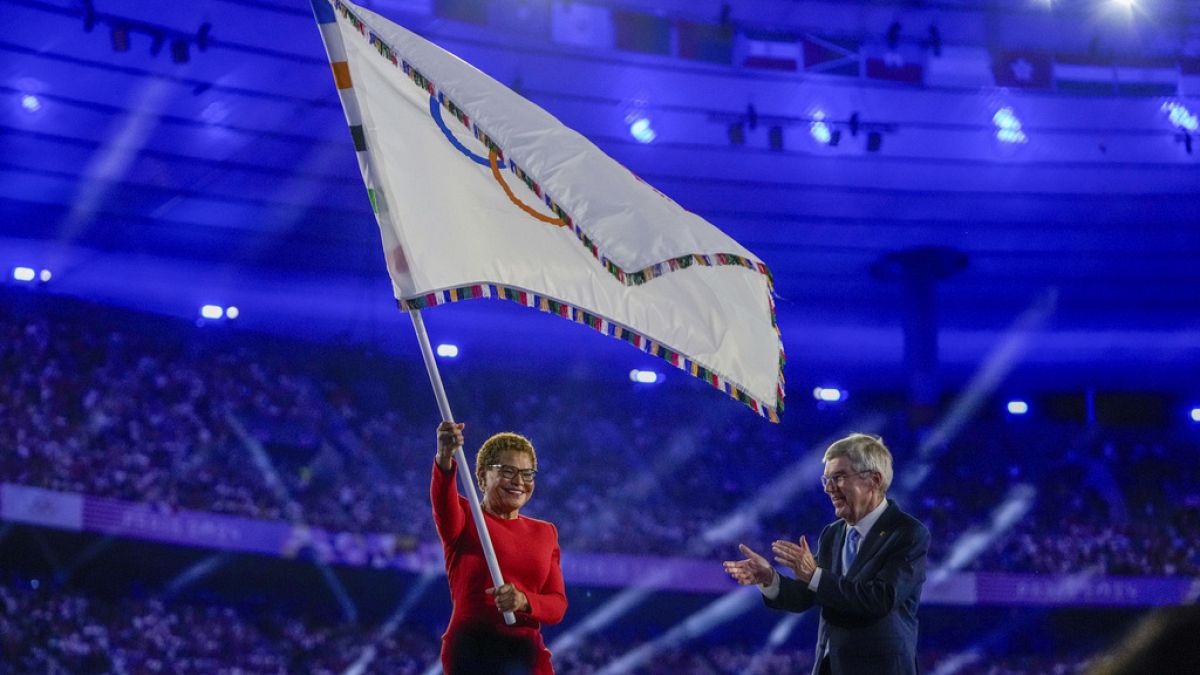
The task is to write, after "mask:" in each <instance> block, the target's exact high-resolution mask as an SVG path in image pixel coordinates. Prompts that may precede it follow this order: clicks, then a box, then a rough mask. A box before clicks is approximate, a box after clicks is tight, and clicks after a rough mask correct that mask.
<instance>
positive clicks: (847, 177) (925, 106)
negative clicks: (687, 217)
mask: <svg viewBox="0 0 1200 675" xmlns="http://www.w3.org/2000/svg"><path fill="white" fill-rule="evenodd" d="M316 1H319V2H320V1H324V0H316ZM359 4H360V5H361V6H363V7H365V8H368V9H370V10H371V11H374V12H376V13H379V14H381V15H383V16H386V17H387V18H389V19H391V20H393V21H395V22H396V23H398V24H400V25H403V26H406V27H407V28H409V29H410V30H413V31H415V32H416V33H418V34H420V35H422V36H423V37H425V38H427V39H429V40H430V41H432V42H434V43H435V44H437V45H439V46H441V47H444V48H445V49H447V50H449V51H451V52H453V53H454V54H457V55H458V56H460V57H461V58H463V59H464V60H466V61H467V62H469V63H471V64H473V65H474V66H476V67H478V68H480V69H481V70H483V71H484V72H486V73H488V74H489V75H491V76H492V77H494V78H496V79H497V80H498V81H500V82H502V83H503V84H505V85H507V86H509V87H511V88H512V89H514V90H515V91H517V92H518V93H520V94H521V95H522V96H525V97H527V98H528V99H529V100H531V101H533V102H534V103H537V104H538V105H540V106H542V107H543V108H545V109H546V110H547V111H549V112H550V113H551V114H553V115H554V116H556V117H557V118H558V119H560V120H561V121H562V122H563V123H565V124H567V125H568V126H570V127H572V128H574V129H577V130H578V131H580V132H581V133H582V134H584V135H585V136H586V137H587V138H588V139H590V140H591V141H592V142H594V143H595V144H596V145H597V146H599V147H600V148H601V149H602V150H603V151H604V152H606V153H608V154H609V155H611V156H612V157H614V158H615V159H617V160H618V161H620V162H622V163H623V164H625V165H627V166H628V167H629V168H630V169H631V170H632V171H634V172H635V173H636V174H637V175H638V176H640V177H641V178H643V179H644V180H645V181H647V182H648V183H650V184H652V185H653V186H654V187H655V188H657V189H658V190H661V191H662V192H663V193H665V194H667V195H669V196H670V197H671V198H672V199H674V200H676V201H677V202H679V204H680V205H682V206H683V207H684V208H686V209H688V210H690V211H693V212H695V213H697V214H699V215H700V216H703V217H704V218H706V219H707V220H709V221H710V222H712V223H713V224H715V225H716V226H718V227H719V228H721V229H722V230H723V231H725V232H727V233H728V234H730V235H731V236H733V237H734V238H735V239H737V240H738V241H739V242H740V243H742V244H743V245H745V246H746V247H747V248H748V249H750V250H751V251H753V252H754V253H755V254H756V255H758V256H760V257H761V258H762V260H763V261H765V262H766V263H767V265H769V266H770V268H771V271H772V273H773V279H774V289H775V292H776V298H775V302H776V308H777V312H778V323H779V328H780V332H781V334H782V339H783V343H784V346H785V348H786V352H787V366H786V370H785V375H786V378H787V390H788V398H787V405H786V409H785V412H784V413H783V417H782V422H781V423H779V424H771V423H768V422H767V421H765V420H764V419H762V418H760V417H759V416H757V415H754V414H753V413H752V412H748V411H747V409H746V408H745V407H744V406H742V405H740V404H738V403H737V402H734V401H731V400H729V399H728V398H726V397H725V396H724V395H723V394H720V393H719V392H716V391H714V390H713V389H711V388H710V387H708V386H707V385H706V384H703V383H702V382H700V381H699V380H696V379H695V378H693V377H690V376H689V375H688V374H686V373H684V372H681V371H679V370H677V369H674V368H672V367H671V366H670V365H669V364H666V363H665V362H664V361H662V360H660V359H656V358H653V357H651V356H649V355H647V354H644V353H640V352H639V351H637V350H636V349H632V348H630V346H629V345H626V344H623V343H621V342H620V341H618V340H613V339H611V338H608V337H605V336H601V335H598V334H597V333H595V332H594V331H591V330H588V329H587V328H585V327H583V326H579V325H573V324H572V323H571V322H568V321H562V320H561V319H558V318H556V317H552V316H549V315H546V314H542V313H539V312H536V311H530V310H528V309H525V308H521V307H516V306H513V305H511V304H509V303H500V302H493V301H490V300H478V301H472V302H465V303H459V304H455V305H452V306H446V307H436V308H432V309H430V310H427V311H425V312H424V316H425V320H426V322H427V324H428V327H429V332H430V335H431V337H432V338H433V339H434V341H435V343H440V344H442V348H440V349H439V350H438V354H439V357H440V359H439V363H440V366H441V369H442V376H443V377H444V378H445V382H446V389H447V392H448V395H449V398H450V401H451V402H452V403H453V406H454V410H455V413H456V414H457V416H458V418H459V419H461V420H462V421H465V422H466V423H467V429H466V433H467V437H468V438H467V446H468V448H467V450H468V453H469V454H472V453H473V451H474V449H475V448H477V447H478V443H479V442H480V441H482V439H484V438H486V437H487V436H489V435H491V434H492V433H494V432H498V431H503V430H515V431H519V432H521V433H523V434H525V435H527V436H528V437H529V438H530V439H532V441H533V442H534V444H535V445H536V447H537V448H538V457H539V471H540V473H539V475H538V478H537V490H536V496H535V497H534V498H533V499H532V501H531V502H530V505H529V507H528V508H527V511H528V513H529V515H532V516H534V517H537V518H544V519H547V520H550V521H553V522H554V523H555V524H556V526H557V527H558V532H559V537H560V541H561V545H562V548H563V570H564V576H565V578H566V584H567V596H568V600H569V608H568V611H567V614H566V618H565V619H564V621H563V622H562V623H561V624H559V625H555V626H546V627H545V628H544V629H543V632H544V634H545V637H546V642H547V644H548V645H549V647H550V649H551V650H552V651H553V653H554V663H555V667H556V669H557V671H558V672H560V673H622V672H631V673H793V672H809V670H810V669H811V668H812V665H813V646H814V643H815V641H816V631H817V619H816V617H815V616H814V615H813V613H812V612H810V613H808V614H804V615H790V614H785V613H776V612H771V611H769V610H767V609H766V608H764V607H763V606H762V602H761V600H760V597H759V593H758V591H756V590H754V589H745V588H740V587H738V586H736V585H735V584H734V583H733V582H732V581H731V580H730V579H729V578H728V577H726V576H725V575H724V573H723V572H722V570H721V561H722V560H726V559H729V558H731V557H733V556H736V555H737V544H738V543H739V542H745V543H747V544H750V545H751V546H754V547H756V548H760V549H762V550H765V549H766V548H767V547H768V546H769V543H770V542H771V541H772V540H773V539H777V538H781V537H783V538H791V539H795V538H797V537H799V536H800V535H806V536H807V537H808V539H809V540H810V541H812V540H815V538H816V536H817V534H818V532H819V531H820V529H821V527H822V526H824V525H825V524H826V523H828V522H829V521H830V520H832V519H833V514H832V510H831V509H830V507H829V503H828V499H827V497H826V495H825V494H824V493H823V492H822V491H821V484H820V482H819V478H820V476H821V471H822V464H821V456H822V452H823V451H824V449H825V448H826V447H827V446H828V445H829V443H830V442H832V441H833V440H836V439H837V438H840V437H842V436H844V435H845V434H847V433H849V432H852V431H863V432H868V433H875V434H879V435H881V436H882V437H883V438H884V439H885V440H886V441H887V443H888V445H889V446H890V447H891V449H892V452H893V453H894V455H895V461H896V479H895V482H894V484H893V486H892V489H891V491H890V492H889V496H891V497H893V498H895V499H896V500H897V501H898V502H900V503H902V504H903V505H904V507H905V509H906V510H907V511H908V512H909V513H912V514H913V515H915V516H916V517H918V518H919V519H921V520H922V521H923V522H924V523H925V524H926V525H927V526H928V527H929V529H930V531H931V533H932V537H933V538H932V548H931V550H930V553H929V570H928V571H929V578H928V580H927V582H926V585H925V588H924V599H923V601H922V604H921V609H920V622H921V624H920V642H919V645H918V660H919V663H920V667H921V671H922V672H926V673H939V674H942V675H950V674H951V673H981V674H982V673H989V674H1000V673H1027V672H1044V673H1072V672H1086V671H1087V669H1088V668H1089V667H1093V666H1095V664H1096V663H1097V658H1098V655H1099V654H1101V653H1103V652H1105V651H1106V650H1108V649H1109V648H1111V647H1112V645H1113V644H1115V643H1116V642H1118V641H1119V640H1120V639H1122V637H1123V636H1125V635H1126V633H1127V632H1128V631H1129V630H1131V629H1132V628H1133V627H1134V626H1135V624H1136V623H1137V622H1138V621H1139V620H1141V619H1143V618H1144V617H1145V616H1147V615H1149V614H1151V613H1153V612H1155V611H1156V610H1157V609H1158V608H1162V607H1165V606H1175V605H1192V604H1195V603H1196V601H1197V598H1198V597H1200V412H1198V410H1200V264H1197V261H1200V205H1198V203H1197V202H1198V199H1197V198H1198V197H1200V163H1198V162H1200V159H1197V158H1198V157H1200V155H1197V154H1194V152H1193V150H1194V149H1193V142H1194V140H1200V139H1197V138H1196V137H1197V136H1198V135H1200V129H1198V125H1197V114H1200V5H1197V3H1194V2H1187V1H1185V0H1130V1H1128V2H1116V1H1114V0H1055V1H1050V0H1017V1H1015V2H1002V1H1000V0H928V1H924V2H917V1H900V0H847V1H845V2H810V1H807V0H730V1H728V2H720V1H717V0H690V1H688V0H619V1H618V0H587V1H575V0H570V1H568V0H377V1H374V2H362V3H359ZM0 17H3V19H4V20H5V21H4V24H5V25H6V26H8V27H9V30H7V31H5V33H4V35H3V36H0V54H3V61H2V62H0V274H2V277H0V608H2V611H0V672H8V670H11V671H12V672H72V673H74V672H80V673H84V672H88V673H93V672H94V673H101V672H127V673H135V672H136V673H152V672H184V673H186V672H197V673H198V672H253V673H278V672H314V673H316V672H329V673H363V672H381V673H422V674H424V673H428V674H429V675H432V674H433V673H436V672H438V668H439V666H440V664H439V662H438V650H439V648H440V644H439V640H440V636H441V634H442V631H444V630H445V628H446V622H447V620H448V618H449V615H450V606H451V605H450V595H449V593H448V592H447V589H446V578H445V573H444V570H443V562H442V558H441V555H442V552H441V549H440V546H439V544H438V541H437V536H436V534H435V531H434V526H433V521H432V518H431V516H430V506H429V477H430V470H431V460H432V458H433V454H434V447H435V438H434V428H435V427H436V425H437V423H438V421H439V416H438V409H437V406H436V404H435V402H434V399H433V397H432V395H431V393H430V387H429V381H428V379H427V377H426V372H425V368H424V366H423V365H422V362H421V357H420V354H419V353H418V350H417V344H416V340H415V339H414V337H413V334H412V328H411V326H410V325H409V322H408V318H407V317H406V316H404V313H403V312H400V311H398V310H397V309H396V304H395V300H394V298H393V296H392V292H391V288H390V287H389V281H388V278H387V276H386V271H385V267H384V259H383V256H382V255H380V253H381V251H380V244H379V230H378V228H377V227H376V224H375V222H374V218H373V215H372V211H371V204H370V202H369V201H368V199H367V196H366V191H365V190H364V189H363V183H362V179H361V177H360V175H359V171H358V167H357V166H356V164H355V158H354V147H353V144H352V141H351V138H350V137H349V136H348V135H347V133H346V126H345V124H346V120H345V118H344V117H343V111H342V108H341V105H340V103H339V101H338V98H337V94H336V91H335V89H334V87H333V84H332V80H331V78H330V75H329V63H328V61H327V59H326V56H325V54H324V52H323V51H322V46H321V38H320V35H319V34H318V32H317V28H316V26H315V24H314V21H313V13H312V9H311V7H310V3H309V2H287V1H285V0H197V1H196V2H190V3H159V2H148V1H145V0H0ZM1181 672H1184V671H1181Z"/></svg>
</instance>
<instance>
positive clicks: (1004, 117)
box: [992, 106, 1029, 143]
mask: <svg viewBox="0 0 1200 675" xmlns="http://www.w3.org/2000/svg"><path fill="white" fill-rule="evenodd" d="M992 124H995V125H996V138H997V139H999V140H1001V141H1003V142H1005V143H1025V142H1027V141H1029V137H1027V136H1026V135H1025V132H1024V131H1022V130H1021V120H1020V119H1018V118H1017V114H1016V113H1015V112H1013V109H1012V108H1010V107H1007V106H1005V107H1003V108H1001V109H999V110H997V111H996V114H995V115H992Z"/></svg>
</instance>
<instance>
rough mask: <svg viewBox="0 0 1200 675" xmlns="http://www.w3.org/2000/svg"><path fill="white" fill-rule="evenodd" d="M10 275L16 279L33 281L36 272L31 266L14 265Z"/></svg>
mask: <svg viewBox="0 0 1200 675" xmlns="http://www.w3.org/2000/svg"><path fill="white" fill-rule="evenodd" d="M12 276H13V279H16V280H17V281H33V280H34V278H35V277H36V276H37V272H35V271H34V269H33V268H32V267H14V268H13V271H12Z"/></svg>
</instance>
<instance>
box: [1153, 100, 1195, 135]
mask: <svg viewBox="0 0 1200 675" xmlns="http://www.w3.org/2000/svg"><path fill="white" fill-rule="evenodd" d="M1162 111H1163V112H1165V113H1167V117H1169V118H1170V119H1171V124H1174V125H1175V126H1176V127H1178V128H1180V129H1183V130H1185V131H1200V117H1198V116H1197V115H1196V113H1194V112H1192V111H1191V110H1188V108H1187V106H1185V105H1183V104H1180V103H1176V102H1174V101H1168V102H1166V103H1164V104H1162Z"/></svg>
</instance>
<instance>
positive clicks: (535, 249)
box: [312, 0, 783, 421]
mask: <svg viewBox="0 0 1200 675" xmlns="http://www.w3.org/2000/svg"><path fill="white" fill-rule="evenodd" d="M312 2H313V8H314V10H315V13H316V17H317V21H318V23H319V24H320V29H321V35H322V37H323V39H324V42H325V48H326V52H327V55H328V57H329V60H330V63H331V65H332V68H333V74H334V82H335V84H336V86H337V89H338V94H339V96H340V97H341V101H342V105H343V107H344V108H345V111H346V117H347V120H348V123H349V126H350V137H351V138H352V139H353V144H354V147H355V149H356V150H357V156H358V161H359V167H360V169H361V170H362V173H363V180H364V182H365V183H366V187H367V192H368V195H369V196H370V200H371V205H372V207H373V210H374V212H375V216H376V221H377V223H378V225H379V231H380V235H381V238H382V242H383V249H384V253H385V256H386V260H387V270H388V273H389V275H390V276H391V279H392V287H393V293H394V295H395V297H396V299H397V301H398V302H399V305H400V307H401V308H403V309H406V310H410V309H424V308H427V307H432V306H436V305H443V304H447V303H451V302H457V301H463V300H471V299H480V298H492V299H501V300H508V301H510V302H515V303H519V304H521V305H524V306H527V307H534V308H537V309H539V310H541V311H544V312H548V313H552V314H556V315H558V316H561V317H563V318H566V319H569V320H571V321H574V322H576V323H579V324H580V325H581V326H587V327H589V328H591V329H593V330H597V331H600V332H602V333H604V334H606V335H609V336H612V337H615V338H618V339H620V340H624V341H625V342H628V343H629V344H630V345H633V346H635V347H636V348H638V349H640V350H642V351H644V352H647V353H649V354H652V355H655V356H658V357H659V358H661V359H663V360H664V361H666V362H668V363H670V364H672V365H674V366H676V367H678V368H680V369H682V370H684V371H685V372H688V373H690V374H692V375H693V376H695V377H697V378H700V379H702V380H704V381H706V382H708V383H710V384H711V385H713V386H715V387H717V388H719V389H721V390H722V391H724V392H726V393H727V394H729V395H730V396H733V397H734V398H736V399H738V400H740V401H742V402H743V403H745V404H747V405H748V406H750V407H751V408H752V409H754V410H755V411H756V412H758V413H759V414H760V415H763V416H764V417H767V418H769V419H771V420H774V421H777V420H778V415H779V413H780V411H782V406H783V378H782V368H783V349H782V342H781V340H780V336H779V332H778V330H777V329H776V323H775V313H774V303H773V299H772V291H771V278H770V273H769V271H768V269H767V266H766V265H765V264H764V263H763V262H762V261H761V260H760V259H759V258H757V257H756V256H755V255H754V254H753V253H751V252H750V251H748V250H746V249H745V248H744V247H742V246H741V245H740V244H738V243H737V242H736V241H734V240H733V239H731V238H729V237H728V236H726V235H725V234H724V233H722V232H721V231H720V230H718V229H717V228H716V227H714V226H713V225H711V224H710V223H708V222H707V221H705V220H704V219H703V218H701V217H699V216H697V215H696V214H694V213H691V212H689V211H687V210H685V209H683V208H681V207H680V206H679V205H678V204H676V203H675V202H674V201H672V200H671V199H670V198H669V197H667V196H666V195H664V194H662V193H660V192H659V191H657V190H655V189H654V188H653V187H652V186H650V185H649V184H647V183H645V182H644V181H642V180H641V179H639V178H638V177H637V176H635V175H634V174H633V173H631V172H630V171H629V170H628V169H626V168H625V167H623V166H621V165H620V164H618V163H617V162H616V161H614V160H613V159H612V158H610V157H608V156H607V155H605V154H604V153H603V152H602V151H600V149H598V148H597V147H596V146H594V145H593V144H592V143H590V142H589V141H588V140H587V139H586V138H584V137H583V136H581V135H580V134H578V133H576V132H575V131H573V130H571V129H569V128H567V127H565V126H563V125H562V123H560V122H559V121H558V120H557V119H555V118H554V117H552V116H551V115H550V114H549V113H547V112H546V111H544V110H542V109H541V108H539V107H537V106H536V105H534V104H533V103H531V102H529V101H527V100H525V99H523V98H522V97H521V96H519V95H517V94H516V93H514V92H513V91H511V90H509V89H508V88H507V87H505V86H504V85H502V84H500V83H499V82H496V81H495V80H493V79H492V78H490V77H488V76H487V75H485V74H483V73H482V72H480V71H478V70H476V69H475V68H473V67H472V66H471V65H469V64H467V63H466V62H464V61H462V60H461V59H459V58H457V57H455V56H454V55H453V54H450V53H448V52H446V51H444V50H442V49H441V48H439V47H437V46H435V45H433V44H431V43H429V42H427V41H426V40H424V39H422V38H420V37H418V36H417V35H415V34H413V33H411V32H409V31H407V30H405V29H404V28H401V27H399V26H397V25H395V24H393V23H391V22H390V21H387V20H385V19H384V18H383V17H381V16H379V15H377V14H374V13H373V12H370V11H368V10H366V9H363V8H361V7H359V6H357V5H354V4H352V3H349V2H345V1H343V0H312Z"/></svg>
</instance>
